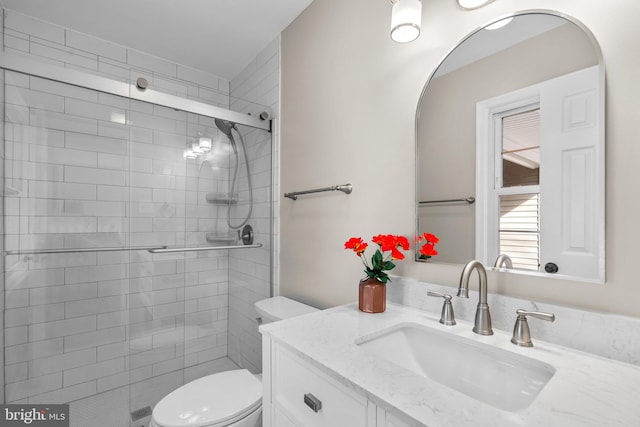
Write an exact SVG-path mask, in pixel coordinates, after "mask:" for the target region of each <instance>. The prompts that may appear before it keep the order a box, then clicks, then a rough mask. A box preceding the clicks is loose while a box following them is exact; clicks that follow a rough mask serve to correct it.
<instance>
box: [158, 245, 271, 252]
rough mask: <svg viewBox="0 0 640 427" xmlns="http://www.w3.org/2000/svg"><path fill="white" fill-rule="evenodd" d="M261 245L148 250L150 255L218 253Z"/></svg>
mask: <svg viewBox="0 0 640 427" xmlns="http://www.w3.org/2000/svg"><path fill="white" fill-rule="evenodd" d="M261 247H262V243H256V244H254V245H221V246H193V247H188V248H162V249H149V250H148V251H149V252H151V253H152V254H166V253H173V252H200V251H218V250H223V249H250V248H261Z"/></svg>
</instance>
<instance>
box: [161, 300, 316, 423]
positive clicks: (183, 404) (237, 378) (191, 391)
mask: <svg viewBox="0 0 640 427" xmlns="http://www.w3.org/2000/svg"><path fill="white" fill-rule="evenodd" d="M254 306H255V309H256V311H257V312H258V313H259V314H260V319H259V320H258V322H262V323H270V322H275V321H278V320H282V319H287V318H289V317H295V316H301V315H303V314H307V313H312V312H315V311H318V309H317V308H314V307H311V306H308V305H306V304H302V303H300V302H297V301H294V300H292V299H289V298H285V297H280V296H278V297H273V298H267V299H264V300H261V301H258V302H256V303H255V305H254ZM261 425H262V382H261V380H260V376H258V375H253V374H252V373H251V372H249V371H248V370H247V369H236V370H232V371H226V372H219V373H217V374H213V375H208V376H206V377H202V378H200V379H197V380H194V381H191V382H190V383H187V384H185V385H183V386H182V387H179V388H178V389H176V390H174V391H172V392H171V393H169V394H168V395H166V396H165V397H164V398H163V399H162V400H161V401H160V402H158V404H157V405H156V406H155V408H153V414H152V416H151V423H150V424H149V427H260V426H261Z"/></svg>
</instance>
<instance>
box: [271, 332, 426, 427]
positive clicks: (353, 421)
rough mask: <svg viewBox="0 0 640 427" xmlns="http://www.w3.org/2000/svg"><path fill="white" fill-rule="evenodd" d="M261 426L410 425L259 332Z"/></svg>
mask: <svg viewBox="0 0 640 427" xmlns="http://www.w3.org/2000/svg"><path fill="white" fill-rule="evenodd" d="M262 342H263V352H262V357H263V376H262V381H263V387H264V396H263V416H262V422H263V426H264V427H321V426H326V427H342V426H344V427H414V424H410V423H406V422H404V421H401V420H400V419H398V418H397V417H396V416H393V415H391V414H388V413H387V412H386V411H384V410H383V409H382V408H380V407H377V406H376V405H375V403H373V402H372V401H370V400H368V399H367V398H366V397H365V396H363V395H361V394H358V393H357V392H355V391H353V390H351V389H349V388H347V387H346V386H344V385H343V384H341V383H340V382H338V381H336V380H335V379H333V378H331V377H330V376H328V375H327V374H326V373H323V372H321V371H320V370H319V369H317V368H316V367H314V366H312V365H311V364H310V363H309V362H307V361H305V360H303V359H302V358H300V357H299V356H298V355H296V354H295V353H294V352H292V351H291V350H289V349H288V348H285V347H284V346H282V345H279V344H277V343H275V342H273V341H271V340H270V339H269V338H267V337H266V336H263V339H262Z"/></svg>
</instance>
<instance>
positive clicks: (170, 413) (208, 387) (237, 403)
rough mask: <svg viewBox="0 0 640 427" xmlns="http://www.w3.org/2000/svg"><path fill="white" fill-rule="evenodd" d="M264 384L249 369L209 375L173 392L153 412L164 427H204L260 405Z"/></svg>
mask: <svg viewBox="0 0 640 427" xmlns="http://www.w3.org/2000/svg"><path fill="white" fill-rule="evenodd" d="M261 401H262V383H261V382H260V380H258V379H257V378H256V377H255V376H254V375H253V374H252V373H251V372H249V371H248V370H246V369H238V370H234V371H226V372H220V373H218V374H213V375H209V376H206V377H203V378H200V379H198V380H195V381H191V382H190V383H188V384H185V385H183V386H182V387H180V388H178V389H177V390H174V391H173V392H171V393H169V394H168V395H167V396H165V397H164V399H162V400H161V401H160V402H158V404H157V405H156V407H155V408H154V409H153V419H154V421H155V422H156V423H157V424H159V425H161V426H162V427H184V426H189V427H202V426H208V425H212V424H219V423H223V422H224V421H228V420H231V419H234V418H241V417H242V416H243V415H244V414H248V413H250V412H252V411H253V410H254V409H255V408H257V407H258V406H260V403H261Z"/></svg>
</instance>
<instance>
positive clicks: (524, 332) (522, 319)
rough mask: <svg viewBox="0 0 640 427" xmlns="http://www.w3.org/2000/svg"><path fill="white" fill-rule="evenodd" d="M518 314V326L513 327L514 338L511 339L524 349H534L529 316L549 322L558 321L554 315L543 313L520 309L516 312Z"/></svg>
mask: <svg viewBox="0 0 640 427" xmlns="http://www.w3.org/2000/svg"><path fill="white" fill-rule="evenodd" d="M516 314H517V315H518V317H517V319H516V324H515V325H514V327H513V337H512V338H511V342H512V343H513V344H515V345H519V346H522V347H533V343H532V342H531V333H530V331H529V323H528V322H527V316H531V317H536V318H538V319H542V320H546V321H548V322H553V321H554V320H556V316H555V315H554V314H553V313H543V312H541V311H527V310H523V309H521V308H519V309H518V310H516Z"/></svg>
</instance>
